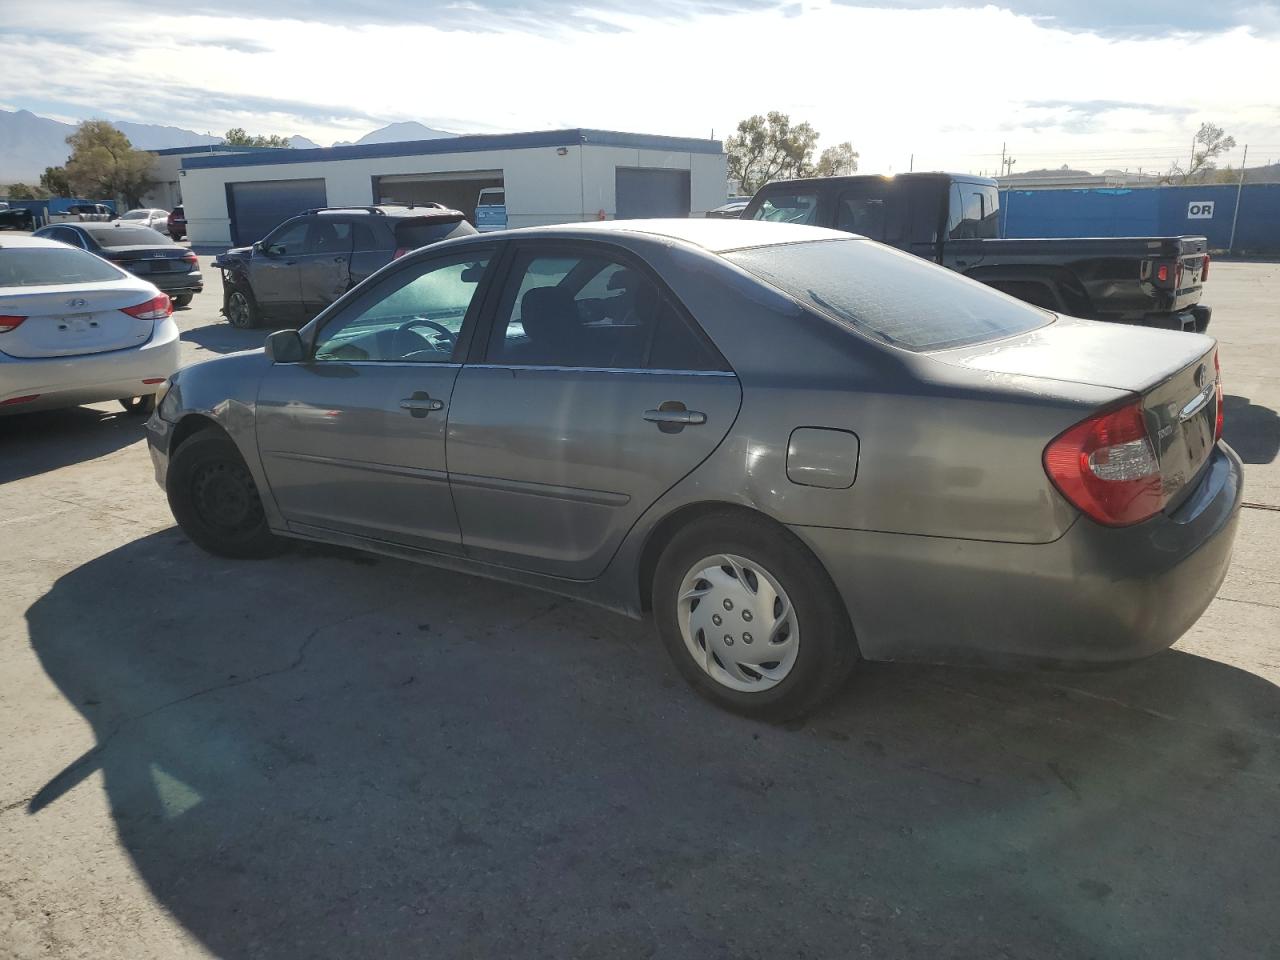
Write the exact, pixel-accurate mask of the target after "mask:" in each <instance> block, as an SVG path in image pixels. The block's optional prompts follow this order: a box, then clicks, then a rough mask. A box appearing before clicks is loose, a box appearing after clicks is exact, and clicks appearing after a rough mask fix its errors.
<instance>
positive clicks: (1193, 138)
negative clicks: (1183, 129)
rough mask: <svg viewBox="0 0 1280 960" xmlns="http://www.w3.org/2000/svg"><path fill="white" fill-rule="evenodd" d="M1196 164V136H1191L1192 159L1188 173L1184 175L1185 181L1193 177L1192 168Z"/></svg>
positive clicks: (1188, 164)
mask: <svg viewBox="0 0 1280 960" xmlns="http://www.w3.org/2000/svg"><path fill="white" fill-rule="evenodd" d="M1195 165H1196V138H1195V137H1192V138H1191V160H1190V161H1189V162H1188V163H1187V175H1186V176H1185V177H1183V182H1184V183H1185V182H1186V181H1187V180H1190V179H1191V168H1192V167H1194V166H1195Z"/></svg>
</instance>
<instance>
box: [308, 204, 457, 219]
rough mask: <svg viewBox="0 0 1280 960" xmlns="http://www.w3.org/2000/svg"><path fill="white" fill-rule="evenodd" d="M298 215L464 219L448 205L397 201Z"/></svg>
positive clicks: (319, 210)
mask: <svg viewBox="0 0 1280 960" xmlns="http://www.w3.org/2000/svg"><path fill="white" fill-rule="evenodd" d="M300 216H327V217H333V216H338V217H350V216H366V217H388V218H394V219H407V218H413V219H415V220H416V219H421V218H424V217H425V218H428V219H429V218H433V217H434V218H436V219H440V220H465V219H466V214H464V213H463V212H462V211H461V210H454V209H451V208H450V207H443V206H427V205H426V204H422V205H421V206H410V205H408V204H399V203H377V204H370V205H368V206H361V205H359V204H353V205H352V206H349V207H318V208H315V209H312V210H304V211H302V214H300Z"/></svg>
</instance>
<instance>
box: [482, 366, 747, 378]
mask: <svg viewBox="0 0 1280 960" xmlns="http://www.w3.org/2000/svg"><path fill="white" fill-rule="evenodd" d="M466 366H467V368H468V369H474V370H549V371H552V372H555V373H639V374H646V375H649V376H659V375H661V376H670V375H677V376H681V377H736V376H737V374H736V373H734V372H733V371H732V370H648V369H642V368H640V367H564V366H557V365H553V364H538V363H468V364H466Z"/></svg>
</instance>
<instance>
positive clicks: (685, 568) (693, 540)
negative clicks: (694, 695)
mask: <svg viewBox="0 0 1280 960" xmlns="http://www.w3.org/2000/svg"><path fill="white" fill-rule="evenodd" d="M716 553H726V554H734V555H737V556H739V557H742V558H745V559H747V560H751V561H755V562H756V563H759V564H760V565H761V566H762V568H764V569H767V570H768V571H769V573H770V574H771V575H772V576H773V577H774V578H775V579H776V580H777V582H778V583H779V585H781V586H782V588H783V590H784V591H785V592H786V594H787V595H788V596H789V597H790V599H791V603H792V606H793V608H794V610H795V616H796V623H797V624H798V628H797V629H798V635H799V640H798V652H797V653H796V658H795V662H794V664H793V665H792V667H791V670H790V672H789V673H787V675H786V676H785V677H784V678H783V679H782V680H780V681H779V682H777V684H776V685H775V686H772V687H770V688H768V689H765V690H761V691H752V692H743V691H739V690H734V689H731V688H729V687H728V686H725V685H724V684H722V683H720V682H719V681H717V680H715V679H713V678H712V677H711V676H709V675H708V674H707V672H705V671H704V670H703V668H702V667H701V666H699V665H698V664H697V663H696V662H695V661H694V658H693V655H692V654H691V653H690V650H689V648H688V646H687V645H686V644H685V640H684V636H683V635H682V633H681V629H680V623H679V619H678V618H679V612H678V600H679V591H680V587H681V583H682V581H683V580H684V578H685V576H686V574H688V573H689V572H690V571H691V570H692V569H693V567H694V565H695V564H697V563H698V562H699V561H700V560H701V559H702V558H704V557H708V556H710V555H712V554H716ZM653 611H654V617H655V619H656V621H657V625H658V632H659V635H660V636H661V637H662V642H663V644H664V646H666V648H667V653H668V654H669V655H670V656H671V659H672V661H673V662H674V663H675V665H676V669H678V670H679V671H680V674H681V675H682V676H683V677H684V678H685V680H686V681H688V683H689V684H690V686H692V687H693V688H694V689H695V690H697V691H698V693H700V694H702V696H704V697H706V698H707V699H708V700H710V701H712V702H713V703H715V704H717V705H718V706H721V707H724V708H726V709H728V710H732V711H734V712H735V713H741V714H744V715H746V716H750V717H754V718H756V719H760V720H767V721H770V722H774V723H778V722H784V721H787V720H795V719H799V718H802V717H804V716H806V715H807V714H809V713H811V712H812V711H813V710H815V709H816V708H817V707H818V706H820V705H821V704H822V703H823V702H824V701H825V700H827V699H828V698H829V697H831V695H832V694H834V693H835V692H836V691H837V690H839V689H840V687H841V686H842V685H843V684H844V683H845V682H846V680H847V679H848V677H849V674H850V673H851V671H852V670H853V668H854V665H855V663H856V662H857V659H858V646H857V641H856V640H855V638H854V635H853V627H852V626H851V625H850V623H849V615H848V612H847V611H846V610H845V607H844V603H843V601H842V600H841V598H840V595H839V593H838V592H837V591H836V588H835V585H834V584H832V582H831V578H830V576H828V574H827V571H826V569H825V568H824V567H823V566H822V564H821V563H819V562H818V559H817V558H816V557H815V556H814V555H813V554H812V553H811V552H810V551H809V549H808V548H807V547H806V546H805V545H804V544H803V543H801V542H800V541H799V540H798V539H796V537H795V536H794V535H792V534H791V533H789V532H788V531H786V530H784V529H782V528H780V527H779V526H778V525H776V524H774V523H772V522H770V521H768V520H766V519H764V518H762V517H753V516H750V515H747V514H743V513H738V512H726V513H719V514H713V515H709V516H706V517H703V518H702V519H700V520H697V521H695V522H693V523H691V524H690V525H688V526H687V527H685V528H684V529H683V530H681V531H680V532H679V533H677V534H676V535H675V537H674V538H673V539H672V540H671V542H670V543H669V544H668V545H667V547H666V549H665V550H664V551H663V552H662V556H661V557H660V558H659V560H658V565H657V569H656V571H655V573H654V578H653ZM726 616H727V614H726ZM744 636H745V635H744Z"/></svg>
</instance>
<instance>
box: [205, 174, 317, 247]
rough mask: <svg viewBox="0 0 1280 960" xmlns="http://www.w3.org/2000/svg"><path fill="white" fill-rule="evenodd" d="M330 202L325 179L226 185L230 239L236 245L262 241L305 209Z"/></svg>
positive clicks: (265, 181)
mask: <svg viewBox="0 0 1280 960" xmlns="http://www.w3.org/2000/svg"><path fill="white" fill-rule="evenodd" d="M326 202H327V195H326V193H325V188H324V180H264V181H257V182H255V183H228V184H227V211H228V212H229V213H230V215H231V239H232V241H233V242H234V243H235V244H236V246H246V245H248V244H250V243H254V242H255V241H258V240H261V239H262V238H263V237H265V236H266V235H267V234H268V233H270V232H271V231H272V230H273V229H274V228H275V227H277V226H278V225H279V224H281V223H282V222H284V221H285V220H288V219H289V218H290V217H292V216H294V215H295V214H298V213H301V212H302V211H303V210H310V209H311V208H312V207H323V206H324V205H325V203H326Z"/></svg>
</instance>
